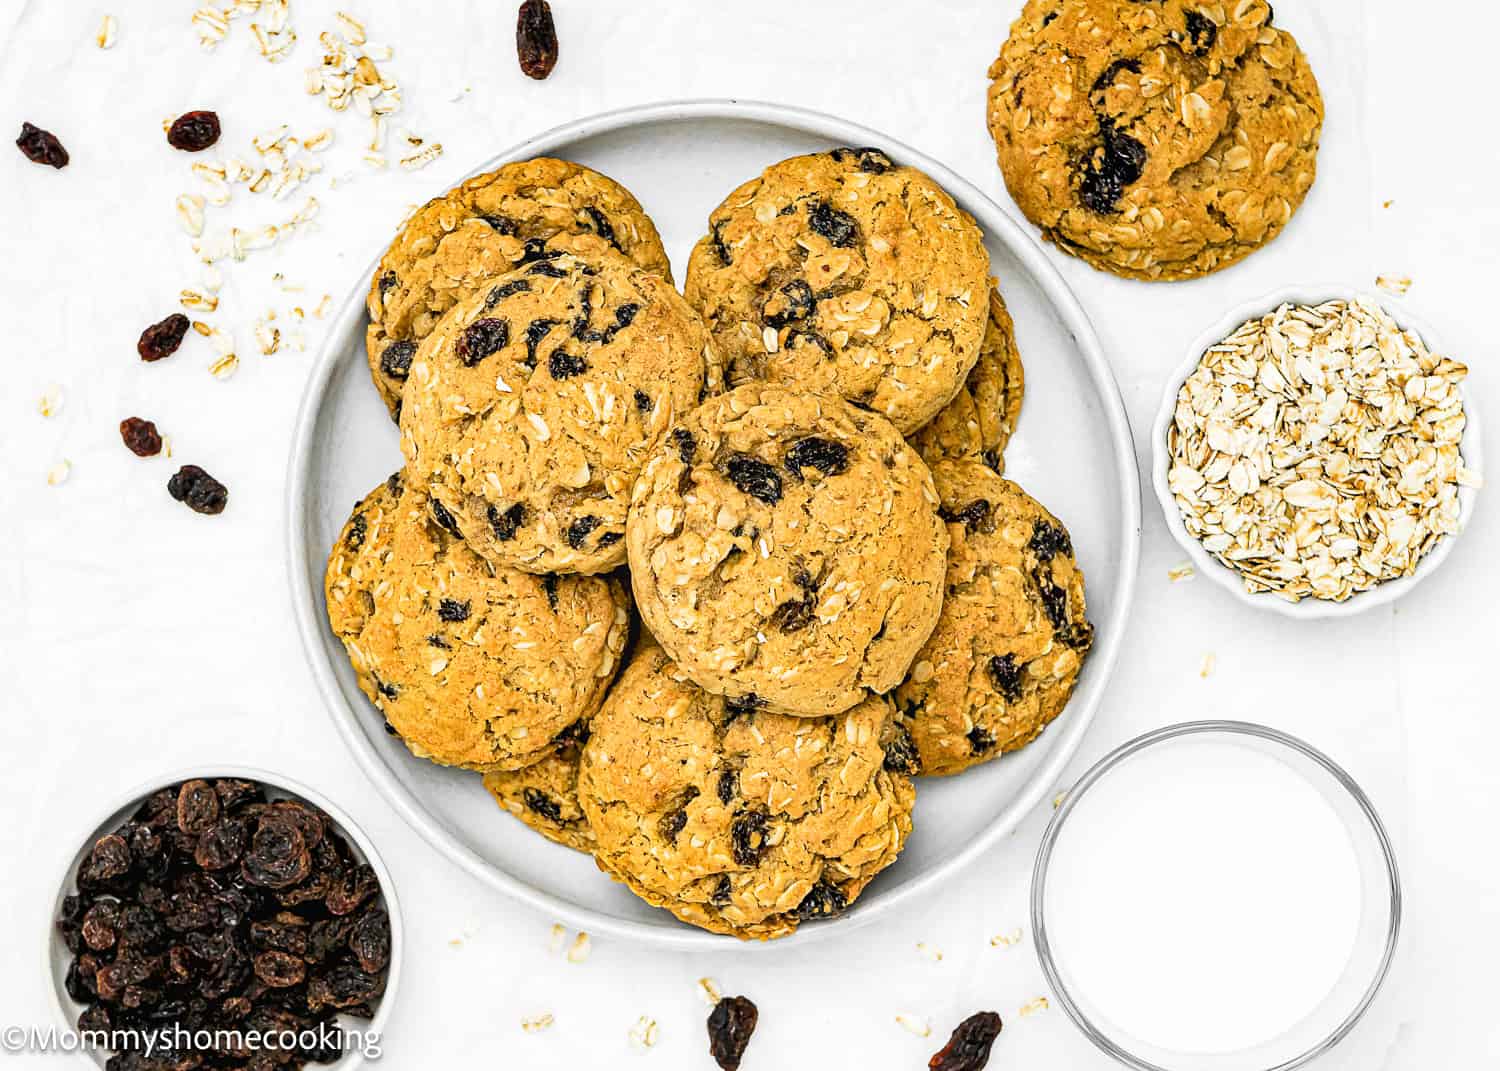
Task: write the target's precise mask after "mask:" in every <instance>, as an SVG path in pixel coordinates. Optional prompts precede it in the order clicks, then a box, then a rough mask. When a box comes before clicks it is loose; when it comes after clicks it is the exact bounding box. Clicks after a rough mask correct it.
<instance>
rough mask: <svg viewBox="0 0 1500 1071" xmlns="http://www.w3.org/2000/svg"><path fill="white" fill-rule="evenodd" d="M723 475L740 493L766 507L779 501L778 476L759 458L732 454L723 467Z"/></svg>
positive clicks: (779, 485)
mask: <svg viewBox="0 0 1500 1071" xmlns="http://www.w3.org/2000/svg"><path fill="white" fill-rule="evenodd" d="M724 473H725V475H727V476H728V477H729V481H730V482H731V483H733V484H734V485H735V486H736V487H738V488H739V489H740V490H741V491H743V492H744V493H745V494H747V495H750V496H751V497H752V498H758V499H760V500H761V501H762V502H764V503H765V504H766V505H768V506H774V505H776V503H778V502H780V501H781V476H780V474H779V473H777V471H776V470H775V469H774V468H773V467H771V466H770V465H768V464H766V463H765V462H764V461H762V460H760V459H759V458H756V457H751V456H750V455H749V454H733V455H731V456H730V458H729V461H728V462H727V463H726V464H725V466H724Z"/></svg>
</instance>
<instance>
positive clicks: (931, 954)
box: [917, 941, 943, 963]
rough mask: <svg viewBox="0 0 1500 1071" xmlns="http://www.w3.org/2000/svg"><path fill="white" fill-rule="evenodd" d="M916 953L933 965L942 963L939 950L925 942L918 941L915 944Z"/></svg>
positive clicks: (941, 955) (941, 954)
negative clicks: (930, 961)
mask: <svg viewBox="0 0 1500 1071" xmlns="http://www.w3.org/2000/svg"><path fill="white" fill-rule="evenodd" d="M917 952H918V954H920V955H921V956H923V957H924V958H926V959H930V960H932V962H934V963H941V962H942V959H943V953H942V951H941V950H940V949H936V948H933V947H932V946H931V945H929V944H928V943H927V942H926V941H918V942H917Z"/></svg>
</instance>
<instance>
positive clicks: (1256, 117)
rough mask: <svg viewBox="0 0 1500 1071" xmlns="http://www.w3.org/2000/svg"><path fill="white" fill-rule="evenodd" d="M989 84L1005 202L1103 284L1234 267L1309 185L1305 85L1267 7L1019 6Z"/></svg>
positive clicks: (1298, 58)
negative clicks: (1103, 275) (1108, 276)
mask: <svg viewBox="0 0 1500 1071" xmlns="http://www.w3.org/2000/svg"><path fill="white" fill-rule="evenodd" d="M989 73H990V77H991V79H993V82H992V83H991V85H990V92H989V127H990V133H991V135H992V136H993V137H994V139H995V145H996V148H997V149H998V152H999V158H1000V170H1001V171H1002V172H1003V173H1004V175H1005V184H1006V185H1007V186H1008V187H1009V188H1010V192H1011V196H1012V197H1014V198H1015V199H1016V203H1017V204H1018V205H1019V206H1020V208H1021V211H1023V212H1025V213H1026V215H1027V217H1028V218H1030V219H1031V221H1032V222H1033V223H1035V224H1036V225H1037V226H1039V227H1040V228H1041V229H1042V233H1043V235H1045V236H1046V237H1047V238H1049V239H1050V240H1052V241H1053V242H1055V243H1057V245H1058V247H1059V248H1061V249H1063V250H1065V251H1067V252H1069V253H1072V254H1074V255H1075V256H1078V257H1082V258H1083V259H1084V260H1086V261H1088V262H1089V263H1090V264H1092V265H1093V266H1094V267H1096V268H1100V269H1103V270H1104V271H1108V272H1113V273H1114V274H1116V275H1123V276H1128V277H1132V278H1138V279H1187V278H1192V277H1193V276H1198V275H1205V274H1207V273H1209V272H1212V271H1216V270H1218V269H1219V268H1223V267H1227V266H1228V265H1230V264H1233V263H1235V262H1236V261H1238V260H1240V259H1241V258H1243V257H1245V256H1248V255H1249V254H1250V253H1252V252H1254V251H1255V250H1256V249H1258V248H1260V247H1261V246H1262V245H1264V244H1265V243H1267V242H1269V241H1270V240H1271V239H1272V238H1274V237H1276V235H1277V234H1279V233H1280V231H1281V229H1282V228H1283V227H1284V226H1286V224H1287V221H1288V220H1290V219H1291V218H1292V213H1293V212H1295V211H1296V210H1297V207H1298V206H1299V205H1300V204H1301V203H1302V199H1303V198H1304V197H1305V196H1306V195H1307V191H1308V190H1309V189H1310V188H1311V187H1312V184H1313V178H1314V176H1315V175H1316V173H1317V154H1318V137H1319V134H1320V132H1321V129H1322V125H1323V101H1322V97H1321V96H1320V95H1319V92H1318V83H1317V79H1316V78H1314V77H1313V73H1312V69H1311V68H1310V67H1309V66H1308V63H1307V57H1306V56H1304V55H1303V54H1302V50H1301V49H1300V48H1298V47H1297V42H1296V41H1295V40H1294V39H1293V38H1292V35H1291V34H1289V33H1287V32H1286V31H1284V30H1280V29H1277V28H1276V27H1275V26H1273V25H1271V5H1270V4H1268V3H1266V2H1265V0H1243V2H1240V3H1235V4H1203V3H1195V2H1188V0H1158V2H1155V3H1144V4H1143V3H1138V2H1134V0H1029V2H1028V3H1027V5H1026V7H1025V9H1024V10H1023V11H1022V13H1021V17H1020V18H1019V19H1018V20H1016V23H1015V25H1013V26H1012V27H1011V32H1010V39H1009V40H1007V41H1006V42H1005V44H1004V46H1003V47H1002V48H1001V50H1000V56H999V58H998V59H997V60H996V61H995V63H994V64H993V66H991V67H990V72H989Z"/></svg>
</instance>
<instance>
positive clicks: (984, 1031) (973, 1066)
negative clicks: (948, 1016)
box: [927, 1012, 1001, 1071]
mask: <svg viewBox="0 0 1500 1071" xmlns="http://www.w3.org/2000/svg"><path fill="white" fill-rule="evenodd" d="M1000 1026H1001V1024H1000V1016H998V1015H996V1014H995V1013H994V1012H975V1013H974V1014H973V1015H971V1016H969V1017H968V1018H967V1019H965V1020H964V1021H963V1022H961V1023H959V1024H958V1026H957V1027H956V1028H955V1029H954V1031H953V1035H952V1036H951V1037H950V1038H949V1039H948V1044H946V1045H944V1046H943V1047H942V1048H941V1049H940V1050H939V1051H938V1052H936V1053H934V1054H933V1057H932V1059H931V1060H929V1061H927V1066H928V1068H929V1069H930V1071H983V1069H984V1066H985V1065H986V1064H988V1063H989V1062H990V1049H991V1047H992V1046H993V1045H994V1044H995V1039H996V1038H997V1037H999V1036H1000Z"/></svg>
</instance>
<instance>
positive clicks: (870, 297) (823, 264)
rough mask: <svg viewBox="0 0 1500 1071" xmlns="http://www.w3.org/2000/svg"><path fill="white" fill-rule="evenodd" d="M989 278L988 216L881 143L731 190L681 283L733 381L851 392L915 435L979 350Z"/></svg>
mask: <svg viewBox="0 0 1500 1071" xmlns="http://www.w3.org/2000/svg"><path fill="white" fill-rule="evenodd" d="M988 277H989V256H988V254H987V253H986V252H985V248H984V240H983V236H982V235H981V234H980V231H979V227H978V225H977V224H975V222H974V220H973V219H972V218H971V217H970V216H969V215H968V213H966V212H964V211H963V210H962V209H960V208H959V207H958V206H957V205H956V204H954V202H953V198H952V197H950V196H948V194H947V193H946V192H945V191H944V190H943V189H942V187H940V186H939V185H938V184H937V183H936V182H934V181H932V179H930V178H928V177H927V176H926V175H924V174H923V173H922V172H920V171H917V170H916V169H914V168H910V167H901V166H897V165H896V164H895V163H893V162H892V161H891V159H890V158H889V157H887V156H886V155H885V154H884V153H882V152H880V151H879V150H878V149H835V150H834V151H833V152H827V153H818V154H816V155H812V156H797V157H793V158H792V159H790V160H784V161H782V162H781V163H779V164H773V165H772V166H771V167H769V168H767V169H766V170H765V172H764V173H763V174H762V175H761V176H760V177H759V178H755V179H752V180H750V181H749V182H747V183H745V184H744V185H743V186H741V187H740V188H739V189H737V190H735V191H734V192H733V193H731V194H730V195H729V196H728V197H727V198H725V200H724V202H723V204H721V205H719V207H718V208H716V209H714V211H713V213H712V214H711V215H710V216H709V233H708V235H707V236H706V237H704V238H703V239H702V240H701V241H699V242H698V244H697V246H696V247H695V248H694V249H693V254H692V258H691V259H690V260H689V261H688V271H687V283H686V285H685V288H684V292H685V294H686V295H687V299H688V301H689V302H691V303H692V305H693V306H694V307H695V308H696V309H698V311H699V312H701V313H702V314H703V318H704V320H705V321H707V323H708V326H709V330H710V331H712V332H713V337H714V342H715V344H716V345H717V346H718V348H719V352H720V353H721V354H722V355H723V357H724V361H725V367H726V369H727V371H728V379H729V385H730V386H739V385H740V384H742V383H747V382H751V381H767V382H770V383H779V384H784V385H787V386H797V387H799V388H802V389H805V390H816V391H823V392H828V393H836V394H842V395H843V396H844V397H845V398H848V399H849V400H850V401H853V402H857V403H859V404H860V405H863V406H866V407H867V408H870V409H873V410H874V411H875V412H877V413H880V414H882V415H884V416H885V417H886V418H887V419H889V420H890V421H891V423H893V424H895V425H896V427H897V428H898V429H900V430H901V431H902V432H903V433H905V432H910V431H914V430H915V429H917V428H919V427H921V426H922V425H923V424H925V423H926V422H927V421H928V420H929V419H931V418H932V416H933V415H934V414H935V413H936V412H937V411H938V410H939V409H941V408H942V407H943V406H944V405H945V404H947V402H948V400H949V399H950V398H952V397H953V395H954V394H955V393H956V392H957V391H958V388H959V386H960V385H961V384H962V383H963V381H964V376H966V375H967V374H968V372H969V369H970V368H971V367H973V365H974V361H975V360H976V359H977V358H978V356H979V347H980V341H981V339H982V338H983V336H984V324H985V315H986V313H987V311H988V310H987V308H986V306H985V294H986V293H987V291H988V284H987V280H988Z"/></svg>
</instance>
